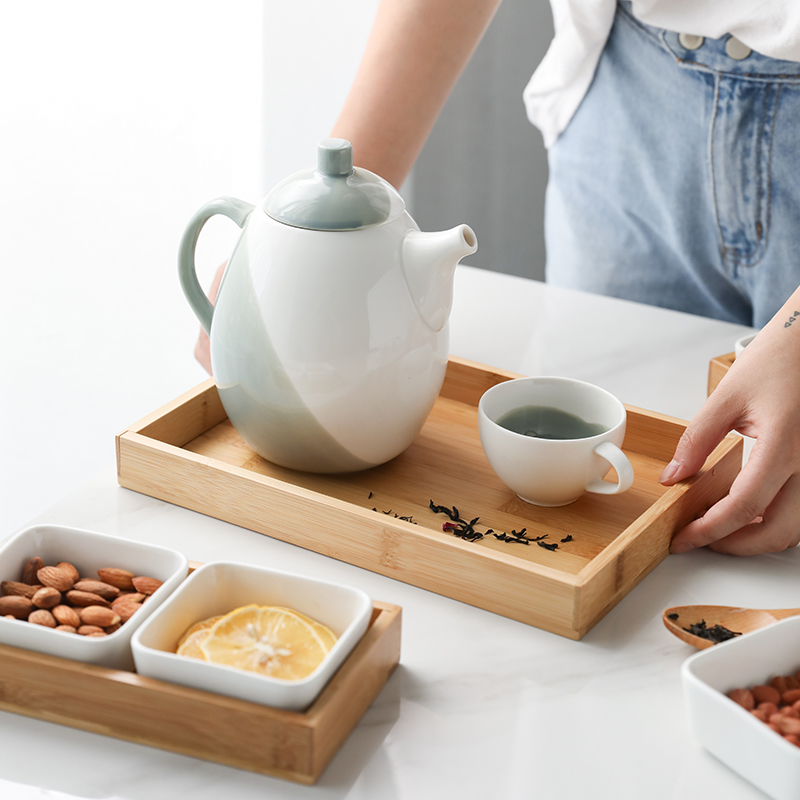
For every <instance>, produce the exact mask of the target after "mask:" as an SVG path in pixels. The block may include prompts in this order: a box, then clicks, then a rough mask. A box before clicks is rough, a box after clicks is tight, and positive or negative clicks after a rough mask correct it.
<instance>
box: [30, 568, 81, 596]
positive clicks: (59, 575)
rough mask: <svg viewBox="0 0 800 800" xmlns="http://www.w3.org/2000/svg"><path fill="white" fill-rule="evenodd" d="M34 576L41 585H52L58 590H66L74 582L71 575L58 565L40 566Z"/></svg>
mask: <svg viewBox="0 0 800 800" xmlns="http://www.w3.org/2000/svg"><path fill="white" fill-rule="evenodd" d="M36 577H37V578H38V579H39V583H41V584H42V586H52V587H53V588H54V589H58V591H59V592H66V591H69V590H70V589H71V588H72V584H73V583H75V581H74V580H73V578H72V576H71V575H70V574H69V573H68V572H65V571H64V570H63V569H59V568H58V567H42V568H41V569H40V570H39V571H38V572H37V573H36Z"/></svg>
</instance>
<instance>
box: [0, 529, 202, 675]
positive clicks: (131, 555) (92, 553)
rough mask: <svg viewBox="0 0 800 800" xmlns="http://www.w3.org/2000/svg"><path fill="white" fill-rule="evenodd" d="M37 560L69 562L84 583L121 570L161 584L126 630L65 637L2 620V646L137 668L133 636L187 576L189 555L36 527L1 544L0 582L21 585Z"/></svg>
mask: <svg viewBox="0 0 800 800" xmlns="http://www.w3.org/2000/svg"><path fill="white" fill-rule="evenodd" d="M33 556H40V557H41V558H42V560H43V561H44V563H45V564H46V565H48V566H51V565H55V564H57V563H58V562H59V561H69V562H70V563H71V564H74V565H75V566H76V567H77V569H78V571H79V572H80V574H81V577H82V578H94V579H98V577H97V570H98V569H102V568H103V567H119V568H120V569H126V570H129V571H131V572H133V573H135V574H136V575H147V576H148V577H151V578H157V579H158V580H160V581H163V585H162V586H161V587H159V588H158V589H157V590H156V591H155V592H154V593H153V595H152V596H151V598H150V599H149V600H148V601H147V602H146V603H145V604H144V605H143V606H142V607H141V608H140V609H139V610H138V611H137V612H136V613H135V614H134V615H133V616H132V617H131V618H130V619H129V620H128V621H127V622H126V623H125V624H124V625H122V626H121V627H120V628H119V629H118V630H116V631H114V633H111V634H109V635H108V636H104V637H102V638H100V637H98V638H87V637H86V636H79V635H77V634H73V633H62V632H60V631H54V630H52V629H51V628H45V627H43V626H42V625H34V624H32V623H30V622H24V621H20V620H10V619H5V618H4V617H0V642H2V643H3V644H8V645H12V646H13V647H23V648H26V649H27V650H35V651H36V652H37V653H48V654H50V655H53V656H61V657H63V658H70V659H74V660H75V661H85V662H87V663H89V664H98V665H100V666H103V667H111V668H114V669H127V670H131V669H133V656H132V654H131V646H130V642H131V636H132V635H133V632H134V631H135V630H136V628H138V627H139V625H141V623H142V622H144V620H145V619H146V618H147V617H148V616H149V615H150V614H152V613H153V611H155V610H156V608H157V607H158V606H159V605H160V604H161V603H162V602H163V601H164V599H165V598H166V597H167V595H168V594H169V593H170V592H171V591H172V590H173V589H175V587H176V586H177V585H178V584H179V583H180V582H181V581H182V580H183V579H184V578H185V577H186V575H187V574H188V572H189V562H188V560H187V558H186V556H184V555H182V554H181V553H178V552H177V551H175V550H168V549H167V548H165V547H159V546H157V545H150V544H142V543H141V542H131V541H129V540H127V539H119V538H117V537H116V536H109V535H107V534H103V533H95V532H92V531H85V530H80V529H78V528H69V527H65V526H62V525H34V526H32V527H29V528H25V529H24V530H21V531H20V532H19V533H17V534H15V535H14V536H12V537H10V538H9V539H7V540H6V541H5V542H2V543H0V579H2V580H12V581H18V580H20V577H21V575H22V569H23V567H24V566H25V564H26V562H27V561H28V559H30V558H32V557H33Z"/></svg>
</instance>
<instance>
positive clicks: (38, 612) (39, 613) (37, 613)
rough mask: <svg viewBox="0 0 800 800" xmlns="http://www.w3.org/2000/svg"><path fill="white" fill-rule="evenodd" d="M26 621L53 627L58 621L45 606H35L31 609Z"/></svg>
mask: <svg viewBox="0 0 800 800" xmlns="http://www.w3.org/2000/svg"><path fill="white" fill-rule="evenodd" d="M28 622H32V623H33V624H34V625H44V627H45V628H55V627H56V625H58V623H57V622H56V619H55V617H54V616H53V615H52V614H51V613H50V612H49V611H48V610H47V609H46V608H37V609H35V610H34V611H31V613H30V615H29V616H28Z"/></svg>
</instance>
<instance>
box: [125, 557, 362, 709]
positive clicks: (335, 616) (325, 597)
mask: <svg viewBox="0 0 800 800" xmlns="http://www.w3.org/2000/svg"><path fill="white" fill-rule="evenodd" d="M251 604H256V605H262V606H283V607H286V608H291V609H294V610H296V611H299V612H301V613H303V614H306V615H307V616H309V617H311V618H312V619H314V620H317V621H318V622H321V623H322V624H323V625H326V626H327V627H329V628H330V629H331V630H332V631H333V633H334V634H335V635H336V636H337V641H336V643H335V644H334V645H333V647H332V648H331V649H330V651H329V652H328V654H327V655H326V656H325V658H324V659H323V661H322V662H321V663H320V665H319V666H318V667H317V668H316V669H315V670H314V671H313V672H312V673H311V674H310V675H308V676H307V677H305V678H303V679H301V680H297V681H286V680H280V679H277V678H271V677H268V676H264V675H259V674H256V673H253V672H247V671H245V670H241V669H237V668H235V667H229V666H225V665H221V664H212V663H209V662H207V661H201V660H199V659H195V658H189V657H185V656H179V655H177V654H176V653H175V647H176V644H177V642H178V640H179V639H180V638H181V636H182V635H183V633H184V632H185V631H186V630H187V629H188V628H189V627H190V626H191V625H193V624H194V623H196V622H199V621H200V620H203V619H208V618H210V617H214V616H218V615H222V614H227V613H229V612H230V611H233V610H234V609H236V608H240V607H242V606H247V605H251ZM371 614H372V601H371V600H370V598H369V597H368V596H367V595H366V594H365V593H364V592H362V591H361V590H359V589H355V588H353V587H349V586H341V585H339V584H333V583H327V582H325V581H320V580H316V579H313V578H308V577H305V576H302V575H293V574H291V573H287V572H281V571H279V570H273V569H268V568H266V567H258V566H252V565H249V564H239V563H236V562H227V561H225V562H222V561H215V562H211V563H208V564H206V565H204V566H203V567H200V568H199V569H198V570H197V571H196V572H193V573H192V574H191V575H190V576H189V578H188V579H187V580H186V581H185V582H184V583H183V585H182V586H181V587H180V588H179V589H178V590H177V591H176V592H175V593H174V594H173V595H172V596H171V597H170V598H169V601H168V602H166V603H164V605H163V606H161V608H159V609H158V611H157V612H156V613H155V614H153V615H152V616H151V617H150V619H148V620H147V624H145V625H143V626H142V627H141V628H140V629H139V630H138V631H137V632H136V635H135V636H134V637H133V641H132V642H131V645H132V648H133V656H134V659H135V662H136V670H137V672H138V673H139V674H140V675H147V676H149V677H151V678H157V679H159V680H162V681H169V682H171V683H178V684H181V685H183V686H190V687H193V688H195V689H202V690H204V691H208V692H215V693H217V694H222V695H226V696H229V697H236V698H238V699H240V700H246V701H248V702H252V703H261V704H262V705H267V706H273V707H275V708H284V709H289V710H293V711H300V710H302V709H305V708H306V707H307V706H308V705H309V704H310V703H311V702H312V701H313V700H314V698H315V697H316V696H317V695H318V694H319V693H320V692H321V691H322V689H323V688H324V686H325V684H326V683H327V682H328V681H329V680H330V678H331V677H332V676H333V674H334V673H335V672H336V670H337V669H338V668H339V666H340V665H341V664H342V662H343V661H344V660H345V658H347V656H348V655H349V654H350V652H351V651H352V649H353V648H354V647H355V645H356V644H357V643H358V641H359V640H360V639H361V637H362V636H363V635H364V633H365V632H366V630H367V626H368V625H369V620H370V617H371Z"/></svg>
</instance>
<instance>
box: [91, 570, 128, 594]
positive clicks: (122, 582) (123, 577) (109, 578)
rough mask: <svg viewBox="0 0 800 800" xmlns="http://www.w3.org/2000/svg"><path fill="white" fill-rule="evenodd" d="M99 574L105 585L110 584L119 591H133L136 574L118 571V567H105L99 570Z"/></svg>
mask: <svg viewBox="0 0 800 800" xmlns="http://www.w3.org/2000/svg"><path fill="white" fill-rule="evenodd" d="M97 574H98V575H99V577H100V580H101V581H103V583H108V584H110V585H111V586H116V587H117V589H127V590H131V589H133V578H134V574H133V573H132V572H128V570H126V569H117V567H104V568H103V569H99V570H97Z"/></svg>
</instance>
